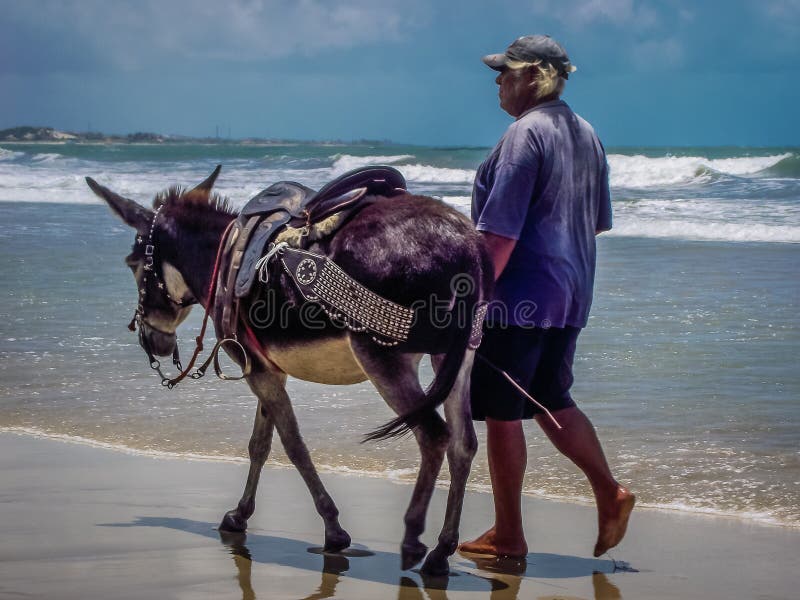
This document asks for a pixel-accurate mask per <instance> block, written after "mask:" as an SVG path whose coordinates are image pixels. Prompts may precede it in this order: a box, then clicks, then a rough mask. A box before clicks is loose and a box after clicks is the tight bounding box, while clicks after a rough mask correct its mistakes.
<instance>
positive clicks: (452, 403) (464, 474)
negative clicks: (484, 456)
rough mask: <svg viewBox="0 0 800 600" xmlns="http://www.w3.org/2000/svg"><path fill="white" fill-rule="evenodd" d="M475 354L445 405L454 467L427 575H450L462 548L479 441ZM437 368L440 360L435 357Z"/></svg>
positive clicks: (449, 460)
mask: <svg viewBox="0 0 800 600" xmlns="http://www.w3.org/2000/svg"><path fill="white" fill-rule="evenodd" d="M474 358H475V352H474V351H473V350H468V351H467V354H466V356H465V357H464V362H463V363H462V364H461V369H460V370H459V372H458V379H456V383H455V385H454V386H453V389H452V390H451V391H450V394H449V395H448V396H447V399H446V400H445V402H444V413H445V417H446V419H447V425H448V427H449V428H450V445H449V446H448V448H447V463H448V465H449V466H450V492H449V494H448V496H447V509H446V510H445V518H444V525H443V527H442V531H441V533H440V534H439V543H438V544H437V545H436V547H435V548H434V549H433V550H431V552H430V554H428V557H427V558H426V559H425V563H424V564H423V565H422V572H423V573H425V574H427V575H446V574H447V573H448V570H449V569H448V565H447V558H448V557H449V556H450V555H451V554H453V552H455V551H456V547H457V546H458V527H459V523H460V522H461V509H462V508H463V505H464V492H465V488H466V485H467V478H468V477H469V471H470V468H471V466H472V459H473V457H474V456H475V452H476V451H477V449H478V438H477V437H476V436H475V428H474V427H473V425H472V413H471V410H470V403H469V378H470V372H471V371H472V362H473V360H474ZM433 362H434V365H435V366H436V365H437V364H438V362H439V357H436V358H434V361H433Z"/></svg>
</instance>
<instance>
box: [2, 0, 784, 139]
mask: <svg viewBox="0 0 800 600" xmlns="http://www.w3.org/2000/svg"><path fill="white" fill-rule="evenodd" d="M0 15H2V16H1V17H0V129H2V128H6V127H13V126H17V125H40V126H52V127H55V128H57V129H61V130H69V131H86V130H87V129H89V128H91V130H93V131H102V132H105V133H131V132H136V131H152V132H158V133H164V134H181V135H191V136H213V135H215V134H216V132H217V130H218V131H219V132H220V135H222V136H227V135H228V131H230V134H231V136H232V137H234V138H241V137H264V138H291V139H300V140H311V139H316V140H322V139H328V140H330V139H343V140H355V139H387V140H392V141H395V142H399V143H413V144H424V145H434V146H437V145H439V146H488V145H492V144H494V142H495V141H496V140H497V139H498V137H499V136H500V135H501V134H502V131H503V130H504V128H505V127H506V126H507V125H508V124H509V122H510V117H509V116H508V115H506V114H505V113H503V112H502V111H501V110H500V108H499V106H498V102H497V86H496V84H495V83H494V73H493V72H492V71H491V70H490V69H488V68H487V67H486V66H484V65H483V64H482V63H481V62H480V58H481V56H483V55H484V54H489V53H495V52H501V51H503V50H504V49H505V48H506V47H507V46H508V45H509V44H510V43H511V42H512V41H513V40H514V39H515V38H516V37H518V36H520V35H525V34H530V33H546V34H549V35H551V36H552V37H554V38H555V39H557V40H559V41H560V42H561V43H562V44H563V45H564V47H565V48H566V49H567V52H568V53H569V55H570V59H571V60H572V63H573V64H574V65H576V66H577V67H578V71H577V72H576V73H574V74H573V75H571V76H570V79H569V82H568V84H567V88H566V90H565V93H564V96H563V98H564V99H565V100H566V101H567V102H568V103H569V104H570V106H572V108H573V109H574V110H575V111H576V112H578V113H579V114H581V115H582V116H583V117H584V118H586V119H587V120H589V122H591V123H592V124H593V126H594V127H595V129H596V130H597V132H598V133H599V135H600V137H601V139H602V140H603V141H604V143H605V144H606V145H629V146H702V145H708V146H711V145H740V146H781V145H800V118H798V116H797V107H798V106H800V0H726V1H717V0H701V1H698V0H661V1H655V0H538V1H537V0H527V1H526V0H518V1H511V0H460V1H459V2H443V1H442V2H439V1H433V0H429V1H422V0H341V1H336V0H328V1H326V0H226V1H225V2H220V1H219V0H215V1H209V0H78V1H71V0H60V1H59V0H32V1H25V0H0ZM217 128H218V129H217Z"/></svg>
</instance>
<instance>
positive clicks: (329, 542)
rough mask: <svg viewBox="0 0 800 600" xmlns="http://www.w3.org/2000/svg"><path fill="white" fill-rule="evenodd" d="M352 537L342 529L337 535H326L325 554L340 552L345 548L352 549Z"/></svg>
mask: <svg viewBox="0 0 800 600" xmlns="http://www.w3.org/2000/svg"><path fill="white" fill-rule="evenodd" d="M350 542H351V540H350V536H349V535H348V533H347V532H346V531H345V530H344V529H340V530H339V531H337V532H335V533H326V534H325V547H324V548H323V550H325V552H339V551H340V550H344V549H345V548H349V547H350Z"/></svg>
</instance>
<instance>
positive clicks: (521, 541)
mask: <svg viewBox="0 0 800 600" xmlns="http://www.w3.org/2000/svg"><path fill="white" fill-rule="evenodd" d="M483 62H484V63H486V64H487V65H488V66H489V67H491V68H492V69H494V70H495V71H499V75H498V76H497V79H496V82H497V84H498V85H499V86H500V92H499V95H500V106H501V108H503V110H505V111H506V112H507V113H508V114H510V115H511V116H512V117H515V119H516V120H515V122H514V123H512V124H511V126H510V127H509V128H508V130H507V131H506V133H505V135H504V136H503V137H502V139H501V140H500V141H499V142H498V144H497V146H495V148H494V150H492V152H491V153H490V154H489V157H488V158H487V159H486V161H485V162H484V163H483V164H482V165H481V166H480V168H479V169H478V173H477V175H476V178H475V187H474V191H473V197H472V218H473V220H474V221H475V224H476V227H477V229H478V230H479V231H481V232H482V233H483V235H484V236H485V240H486V244H487V247H488V248H489V251H490V253H491V256H492V260H493V263H494V268H495V279H496V290H495V297H494V300H493V303H492V305H490V307H489V314H488V316H487V322H486V323H487V324H486V327H485V333H484V338H483V342H482V343H481V346H480V348H479V350H478V354H479V356H481V357H484V359H485V360H484V359H481V358H478V359H477V360H476V362H475V367H474V369H473V373H472V412H473V418H474V419H476V420H484V419H485V420H486V425H487V451H488V456H489V471H490V474H491V481H492V491H493V493H494V504H495V522H494V526H493V527H492V528H490V529H489V530H488V531H487V532H486V533H484V534H483V535H481V536H480V537H478V538H477V539H476V540H474V541H471V542H466V543H464V544H462V545H461V547H460V549H461V550H462V551H464V552H475V553H481V554H493V555H498V556H518V557H521V556H525V555H526V554H527V552H528V547H527V543H526V541H525V536H524V533H523V529H522V513H521V493H522V482H523V477H524V474H525V468H526V463H527V452H526V444H525V435H524V433H523V429H522V420H523V419H530V418H535V419H536V421H537V423H538V424H539V426H540V427H541V428H542V429H543V430H544V431H545V433H546V434H547V436H548V437H549V438H550V440H551V442H552V443H553V444H554V445H555V446H556V448H558V449H559V450H560V451H561V452H562V453H563V454H565V455H566V456H567V457H569V458H570V459H571V460H572V461H573V462H574V463H575V464H576V465H577V466H578V467H579V468H580V469H581V470H583V472H584V473H585V474H586V476H587V478H588V479H589V482H590V484H591V486H592V490H593V492H594V496H595V499H596V502H597V509H598V523H599V532H598V536H597V542H596V544H595V548H594V555H595V556H600V555H601V554H603V553H604V552H605V551H606V550H608V549H609V548H613V547H614V546H616V545H617V544H618V543H619V542H620V540H622V537H623V536H624V535H625V530H626V527H627V524H628V517H629V516H630V513H631V511H632V510H633V505H634V502H635V497H634V495H633V494H632V493H631V492H629V491H628V490H627V489H625V488H624V487H622V486H621V485H620V484H619V483H618V482H617V481H616V480H615V479H614V477H613V476H612V474H611V471H610V469H609V467H608V464H607V462H606V459H605V456H604V454H603V449H602V447H601V445H600V442H599V440H598V439H597V435H596V433H595V430H594V427H593V425H592V424H591V422H590V421H589V419H588V418H587V417H586V416H585V415H584V414H583V412H581V410H580V409H579V408H578V407H577V406H576V405H575V403H574V402H573V400H572V398H571V396H570V394H569V388H570V386H571V385H572V362H573V358H574V354H575V345H576V341H577V338H578V334H579V333H580V330H581V328H582V327H585V326H586V322H587V319H588V316H589V307H590V305H591V301H592V288H593V285H594V270H595V235H596V234H598V233H600V232H602V231H607V230H608V229H611V203H610V196H609V188H608V166H607V163H606V157H605V151H604V150H603V146H602V144H601V143H600V141H599V140H598V138H597V136H596V135H595V133H594V130H593V129H592V127H591V126H590V125H589V124H588V123H587V122H586V121H584V120H583V119H581V118H580V117H579V116H577V115H576V114H575V113H573V112H572V110H571V109H570V108H569V106H567V104H566V103H565V102H563V101H562V100H560V96H561V92H562V90H563V89H564V84H565V82H566V80H567V79H568V78H569V75H570V73H572V72H573V71H575V68H574V67H573V66H572V65H571V63H570V61H569V58H568V56H567V53H566V52H565V50H564V48H563V47H561V45H560V44H558V42H556V41H555V40H553V39H552V38H550V37H548V36H544V35H532V36H524V37H521V38H519V39H518V40H516V41H515V42H513V43H512V44H511V45H510V46H509V47H508V49H507V50H506V51H505V53H503V54H493V55H489V56H485V57H484V58H483ZM498 368H499V369H502V370H504V371H506V372H507V373H508V374H509V375H510V376H511V377H512V378H514V379H515V380H516V381H517V382H519V383H520V384H521V385H522V386H523V387H524V388H525V389H526V390H527V392H528V393H529V394H530V395H531V396H532V397H533V398H535V399H536V400H537V401H538V402H540V403H541V404H542V405H544V406H545V407H546V408H548V410H550V411H551V412H552V415H553V416H554V417H555V419H556V420H557V421H558V424H559V425H560V427H561V429H559V428H558V427H557V426H556V425H555V424H554V423H552V421H550V420H549V419H548V418H546V416H545V415H543V413H542V412H541V411H540V409H538V408H537V407H536V406H535V405H534V404H533V403H532V402H530V400H528V399H527V398H525V397H524V396H523V395H522V394H520V393H519V392H517V391H516V390H515V389H514V388H513V386H512V385H511V384H510V383H509V382H508V381H507V380H505V379H504V377H503V375H502V374H501V373H500V372H499V371H498Z"/></svg>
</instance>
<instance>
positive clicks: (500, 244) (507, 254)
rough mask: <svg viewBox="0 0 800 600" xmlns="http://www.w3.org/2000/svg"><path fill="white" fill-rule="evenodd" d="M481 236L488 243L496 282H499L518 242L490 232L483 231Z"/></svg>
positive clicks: (487, 246)
mask: <svg viewBox="0 0 800 600" xmlns="http://www.w3.org/2000/svg"><path fill="white" fill-rule="evenodd" d="M481 235H482V236H483V240H484V242H486V248H487V249H488V250H489V256H491V257H492V264H493V265H494V280H495V281H497V280H498V279H499V278H500V274H501V273H502V272H503V269H505V268H506V265H507V264H508V259H509V258H511V253H512V252H513V251H514V246H516V245H517V240H514V239H511V238H507V237H503V236H502V235H496V234H494V233H489V232H488V231H481Z"/></svg>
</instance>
